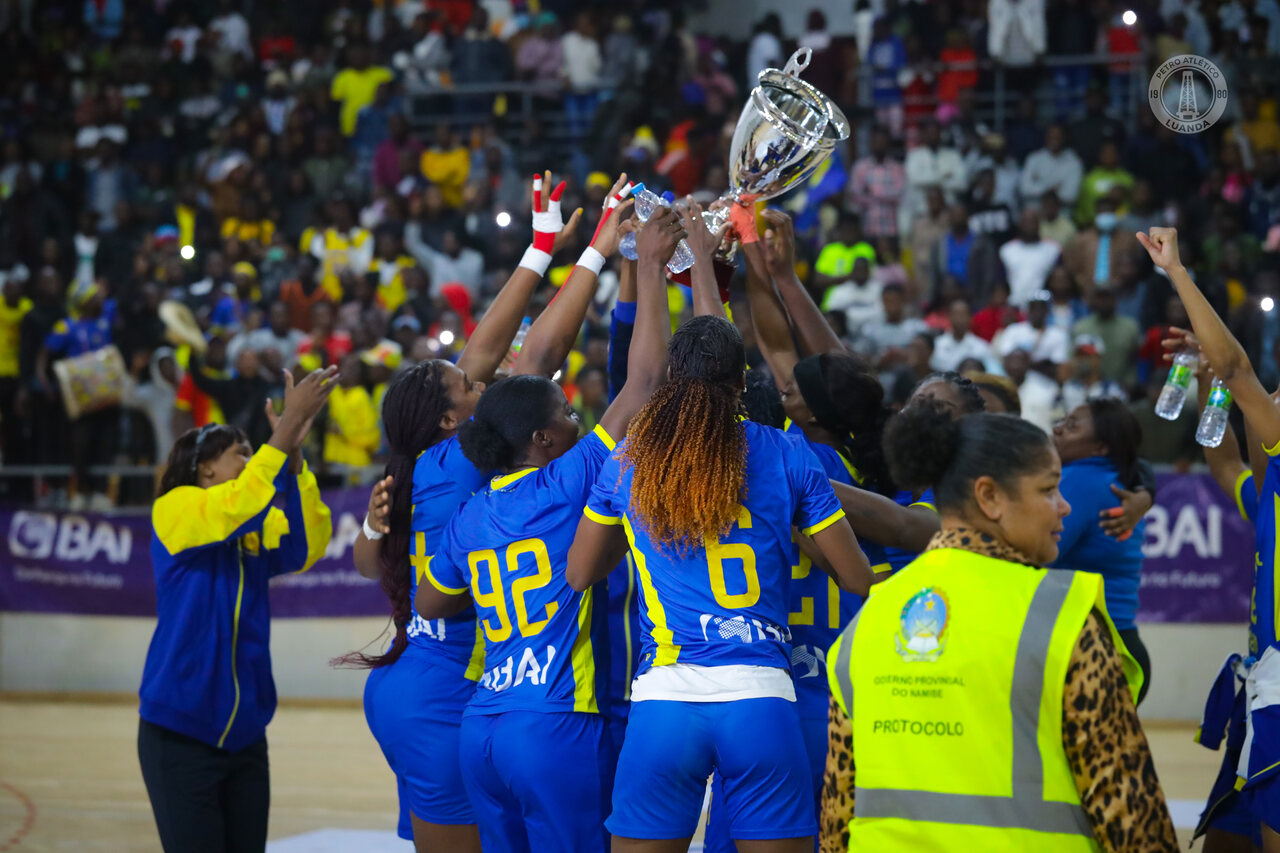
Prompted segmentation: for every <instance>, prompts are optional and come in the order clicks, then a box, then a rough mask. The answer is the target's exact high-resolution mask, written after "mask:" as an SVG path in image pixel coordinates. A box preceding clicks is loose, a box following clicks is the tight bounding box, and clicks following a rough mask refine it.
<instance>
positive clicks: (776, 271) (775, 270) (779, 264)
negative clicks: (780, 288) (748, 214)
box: [760, 209, 796, 278]
mask: <svg viewBox="0 0 1280 853" xmlns="http://www.w3.org/2000/svg"><path fill="white" fill-rule="evenodd" d="M760 215H761V217H762V218H763V219H764V221H765V224H766V227H767V228H768V230H767V231H765V232H764V257H765V262H766V263H767V264H768V265H769V274H770V275H772V276H773V277H774V278H781V277H782V276H789V275H793V274H794V273H795V270H796V230H795V226H794V225H793V224H792V222H791V217H790V216H788V215H787V214H785V213H783V212H782V211H781V210H773V209H769V210H766V211H764V213H762V214H760Z"/></svg>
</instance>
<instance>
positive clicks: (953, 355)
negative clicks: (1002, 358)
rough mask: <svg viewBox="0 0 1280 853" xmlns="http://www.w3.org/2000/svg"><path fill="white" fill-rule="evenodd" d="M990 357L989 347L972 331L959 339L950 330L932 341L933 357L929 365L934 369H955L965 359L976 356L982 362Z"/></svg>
mask: <svg viewBox="0 0 1280 853" xmlns="http://www.w3.org/2000/svg"><path fill="white" fill-rule="evenodd" d="M990 357H991V347H990V346H989V345H988V344H987V342H986V341H984V340H983V339H982V338H980V337H978V336H977V335H975V334H974V333H973V332H968V333H966V334H965V336H964V337H963V338H961V339H960V340H956V336H955V335H953V334H951V332H944V333H943V334H942V335H941V336H939V337H938V339H937V340H936V341H934V342H933V358H932V359H930V361H929V366H930V367H932V368H933V369H934V370H956V369H958V368H959V367H960V365H961V364H962V363H964V361H965V359H969V358H976V359H977V360H978V361H981V362H982V363H983V364H986V363H987V360H988V359H989V358H990Z"/></svg>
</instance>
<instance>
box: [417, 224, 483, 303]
mask: <svg viewBox="0 0 1280 853" xmlns="http://www.w3.org/2000/svg"><path fill="white" fill-rule="evenodd" d="M416 224H417V223H412V222H411V223H409V225H408V226H406V227H405V245H406V247H407V248H408V249H409V253H410V254H411V255H413V257H414V258H415V259H416V260H417V261H418V263H419V264H421V265H422V268H423V269H424V270H426V272H427V275H428V277H429V278H430V279H431V283H432V295H433V296H435V295H439V293H440V289H441V288H443V287H444V285H446V284H449V283H452V282H456V283H458V284H460V285H462V286H463V287H464V288H466V290H467V292H468V293H470V294H471V296H472V298H473V299H474V298H475V296H476V295H477V294H479V293H480V287H481V285H482V284H483V282H484V256H483V255H481V254H480V253H479V252H477V251H476V250H475V249H472V248H469V247H467V246H463V245H462V242H461V241H460V240H459V239H458V234H457V232H456V231H446V232H445V233H444V239H443V240H441V246H440V250H439V251H436V250H435V249H433V248H431V247H430V246H428V245H427V244H426V243H424V242H422V241H421V240H420V239H419V238H418V230H417V228H416V227H415V226H416Z"/></svg>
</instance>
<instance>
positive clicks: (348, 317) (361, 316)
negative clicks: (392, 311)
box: [337, 273, 389, 335]
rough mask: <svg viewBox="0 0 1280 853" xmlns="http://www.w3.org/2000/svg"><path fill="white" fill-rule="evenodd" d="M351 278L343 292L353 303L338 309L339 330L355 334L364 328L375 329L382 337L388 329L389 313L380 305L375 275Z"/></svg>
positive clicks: (350, 302)
mask: <svg viewBox="0 0 1280 853" xmlns="http://www.w3.org/2000/svg"><path fill="white" fill-rule="evenodd" d="M346 276H350V279H349V280H348V281H347V283H346V286H344V287H343V290H344V291H346V292H347V293H348V294H349V295H350V297H351V301H349V302H347V303H346V304H345V305H343V306H342V307H341V308H339V309H338V321H337V323H338V328H340V329H346V330H347V331H349V332H354V331H356V330H358V329H362V328H373V329H377V330H378V334H379V335H382V334H383V333H384V331H385V330H386V328H387V320H388V319H389V315H388V312H387V311H386V309H384V308H383V307H382V306H380V305H379V304H378V283H377V277H376V276H375V275H374V274H373V273H368V274H366V275H362V276H354V275H351V274H350V273H347V274H346V275H345V276H344V278H345V277H346Z"/></svg>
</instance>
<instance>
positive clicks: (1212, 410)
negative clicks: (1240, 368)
mask: <svg viewBox="0 0 1280 853" xmlns="http://www.w3.org/2000/svg"><path fill="white" fill-rule="evenodd" d="M1230 414H1231V392H1230V391H1229V390H1227V386H1226V384H1225V383H1224V382H1223V381H1222V380H1221V379H1214V380H1213V386H1212V387H1211V388H1210V389H1209V399H1208V400H1207V401H1205V404H1204V411H1203V412H1201V413H1200V426H1198V427H1196V443H1198V444H1199V445H1200V446H1201V447H1217V446H1218V445H1219V444H1222V437H1223V436H1224V435H1226V434H1227V419H1228V417H1229V416H1230Z"/></svg>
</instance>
